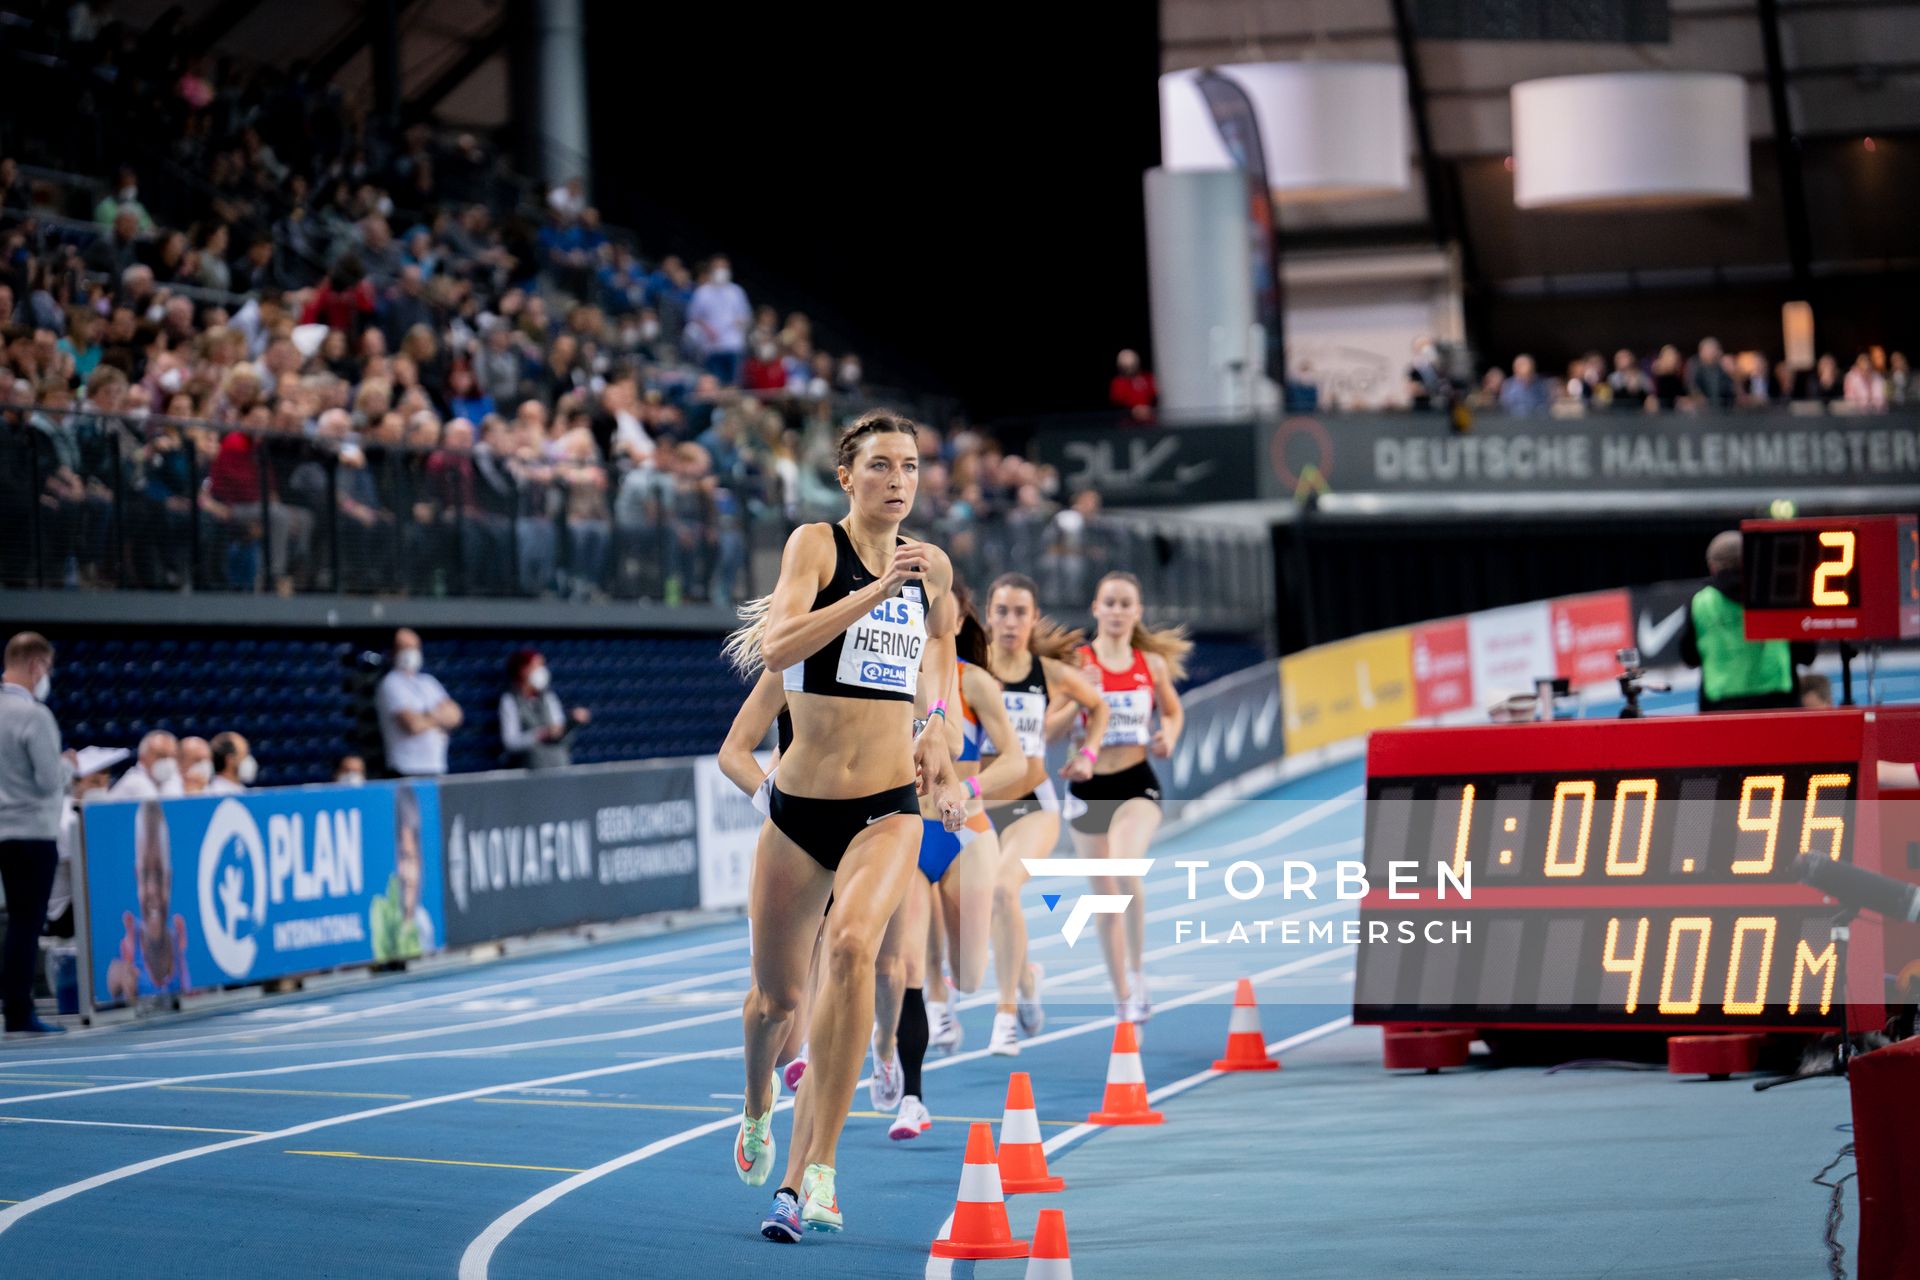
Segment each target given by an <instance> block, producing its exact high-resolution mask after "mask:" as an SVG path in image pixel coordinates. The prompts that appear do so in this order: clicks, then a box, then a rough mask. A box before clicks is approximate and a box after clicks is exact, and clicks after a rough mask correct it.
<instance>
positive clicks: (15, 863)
mask: <svg viewBox="0 0 1920 1280" xmlns="http://www.w3.org/2000/svg"><path fill="white" fill-rule="evenodd" d="M52 673H53V646H52V645H51V644H49V643H48V642H47V639H46V637H45V636H42V635H38V634H36V633H35V632H32V631H22V632H21V633H20V634H19V635H16V636H14V637H13V639H11V640H9V641H7V648H6V669H5V671H4V673H0V889H4V890H5V892H6V896H7V937H6V950H5V952H4V953H0V997H3V998H4V999H3V1000H0V1003H3V1004H4V1008H5V1013H6V1029H7V1030H8V1031H9V1032H15V1031H34V1032H47V1031H53V1030H56V1028H54V1027H50V1026H47V1025H46V1024H45V1023H43V1022H41V1021H40V1019H39V1018H38V1017H37V1016H35V1014H34V1011H33V968H34V961H35V959H36V957H37V956H38V954H39V946H40V926H41V923H42V922H43V921H44V920H45V919H46V916H47V898H48V896H49V895H50V894H51V892H52V890H53V880H54V872H55V868H56V867H58V865H59V860H60V857H59V849H58V844H57V841H58V839H59V835H60V809H61V800H62V797H64V796H65V795H66V791H67V787H68V785H69V784H70V783H71V782H72V780H73V754H72V753H71V752H64V753H63V752H62V751H61V750H60V726H59V724H57V723H56V722H55V721H54V718H53V713H52V712H51V711H49V710H47V708H46V700H47V694H48V693H49V692H50V691H51V689H52V687H53V679H52Z"/></svg>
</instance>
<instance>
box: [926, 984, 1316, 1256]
mask: <svg viewBox="0 0 1920 1280" xmlns="http://www.w3.org/2000/svg"><path fill="white" fill-rule="evenodd" d="M1352 1025H1353V1019H1352V1017H1350V1016H1349V1017H1340V1018H1335V1019H1333V1020H1332V1021H1331V1022H1323V1023H1321V1024H1320V1025H1319V1026H1317V1027H1310V1028H1308V1029H1307V1030H1305V1031H1301V1032H1298V1033H1296V1034H1294V1035H1290V1036H1287V1037H1285V1038H1284V1039H1280V1040H1275V1041H1274V1042H1273V1043H1272V1044H1270V1045H1268V1046H1267V1052H1268V1053H1272V1054H1279V1053H1284V1052H1286V1051H1287V1050H1288V1049H1297V1048H1299V1047H1300V1046H1301V1045H1303V1044H1309V1043H1311V1042H1313V1041H1315V1040H1318V1039H1320V1038H1322V1037H1323V1036H1330V1035H1332V1034H1333V1033H1334V1032H1336V1031H1339V1030H1342V1029H1344V1028H1346V1027H1350V1026H1352ZM1225 1074H1226V1072H1224V1071H1215V1070H1214V1069H1213V1068H1212V1067H1208V1068H1207V1069H1206V1070H1205V1071H1196V1072H1194V1073H1193V1074H1192V1075H1190V1076H1183V1077H1182V1078H1180V1079H1178V1080H1175V1081H1173V1082H1172V1083H1171V1084H1163V1085H1161V1086H1160V1087H1159V1088H1158V1089H1154V1090H1152V1091H1151V1092H1149V1093H1148V1094H1147V1102H1148V1103H1149V1104H1151V1103H1156V1102H1160V1101H1162V1100H1164V1099H1167V1098H1174V1097H1178V1096H1179V1095H1181V1094H1183V1093H1185V1092H1186V1091H1187V1090H1189V1089H1192V1088H1194V1087H1196V1086H1198V1085H1203V1084H1205V1083H1206V1082H1207V1081H1209V1080H1212V1079H1214V1078H1215V1077H1216V1076H1222V1075H1225ZM1107 1127H1108V1126H1106V1125H1100V1124H1077V1125H1074V1126H1073V1127H1072V1128H1071V1129H1062V1130H1061V1131H1060V1132H1059V1133H1057V1134H1055V1135H1054V1136H1053V1137H1051V1138H1048V1139H1047V1140H1046V1142H1045V1143H1044V1144H1043V1149H1044V1150H1045V1151H1046V1153H1047V1154H1048V1155H1049V1156H1052V1155H1054V1154H1056V1153H1057V1152H1059V1151H1060V1150H1061V1149H1062V1148H1064V1147H1066V1146H1068V1145H1070V1144H1072V1143H1075V1142H1078V1141H1079V1140H1080V1139H1082V1138H1084V1137H1087V1136H1088V1135H1090V1134H1095V1133H1098V1132H1100V1131H1101V1130H1102V1129H1105V1128H1107ZM952 1230H953V1214H952V1213H951V1212H949V1213H948V1214H947V1216H946V1219H945V1220H944V1221H942V1222H941V1223H940V1227H939V1229H938V1230H937V1231H935V1232H934V1235H933V1238H934V1239H935V1240H944V1239H946V1238H947V1236H948V1235H949V1234H950V1233H951V1232H952ZM971 1265H972V1264H971V1263H962V1264H961V1267H970V1266H971ZM923 1274H924V1280H961V1278H962V1277H965V1276H970V1275H972V1274H973V1273H972V1272H971V1271H963V1270H961V1269H960V1267H956V1266H955V1265H954V1260H953V1259H951V1258H935V1257H933V1256H931V1255H929V1256H928V1258H927V1267H926V1271H925V1272H924V1273H923Z"/></svg>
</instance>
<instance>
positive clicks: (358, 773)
mask: <svg viewBox="0 0 1920 1280" xmlns="http://www.w3.org/2000/svg"><path fill="white" fill-rule="evenodd" d="M366 783H367V762H366V761H365V760H364V759H362V758H361V757H359V756H341V757H340V758H339V759H338V760H336V761H334V762H333V785H334V786H336V787H363V786H365V785H366Z"/></svg>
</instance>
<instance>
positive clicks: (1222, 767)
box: [1149, 662, 1286, 803]
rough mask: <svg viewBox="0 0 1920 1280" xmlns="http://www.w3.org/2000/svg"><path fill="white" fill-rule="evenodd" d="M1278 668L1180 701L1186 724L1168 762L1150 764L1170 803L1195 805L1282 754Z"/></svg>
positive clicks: (1218, 683)
mask: <svg viewBox="0 0 1920 1280" xmlns="http://www.w3.org/2000/svg"><path fill="white" fill-rule="evenodd" d="M1277 666H1278V664H1277V663H1273V662H1263V663H1261V664H1260V665H1259V666H1256V667H1249V668H1247V669H1246V670H1245V671H1236V672H1234V673H1233V674H1232V675H1230V676H1225V677H1223V678H1221V679H1219V680H1215V681H1212V682H1211V683H1209V684H1205V685H1202V686H1201V687H1200V688H1198V689H1193V690H1190V691H1189V692H1187V693H1185V694H1183V695H1181V698H1180V706H1181V708H1182V709H1183V710H1184V711H1185V712H1186V714H1187V719H1186V725H1185V727H1184V728H1183V729H1182V730H1181V732H1180V741H1179V743H1178V744H1177V745H1176V746H1175V747H1174V749H1173V758H1172V759H1171V760H1151V761H1149V763H1151V764H1152V765H1153V768H1154V772H1156V773H1157V774H1159V775H1160V785H1161V787H1162V789H1163V791H1164V794H1165V795H1166V798H1167V800H1168V801H1169V802H1170V803H1178V802H1180V801H1184V800H1193V799H1197V798H1198V797H1200V796H1203V795H1205V794H1206V793H1207V792H1209V791H1211V790H1212V789H1213V788H1215V787H1217V786H1219V785H1221V784H1222V783H1225V782H1231V781H1232V780H1233V779H1235V778H1237V777H1239V776H1240V775H1241V774H1243V773H1246V772H1247V771H1248V770H1250V769H1254V768H1257V767H1258V766H1260V765H1263V764H1268V763H1271V762H1272V761H1275V760H1278V759H1279V758H1280V757H1281V755H1282V754H1284V751H1285V746H1286V744H1285V741H1284V740H1283V737H1282V735H1281V732H1280V681H1279V678H1278V671H1277V670H1276V667H1277Z"/></svg>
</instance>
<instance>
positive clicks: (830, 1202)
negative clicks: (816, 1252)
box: [800, 1164, 846, 1231]
mask: <svg viewBox="0 0 1920 1280" xmlns="http://www.w3.org/2000/svg"><path fill="white" fill-rule="evenodd" d="M800 1222H801V1225H803V1226H805V1227H806V1229H807V1230H809V1231H839V1230H841V1229H843V1228H844V1227H845V1226H846V1221H845V1219H843V1218H842V1217H841V1216H840V1197H839V1195H838V1194H837V1193H836V1192H835V1191H834V1187H833V1166H832V1165H830V1164H810V1165H808V1166H807V1169H806V1172H805V1173H803V1174H801V1175H800Z"/></svg>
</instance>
